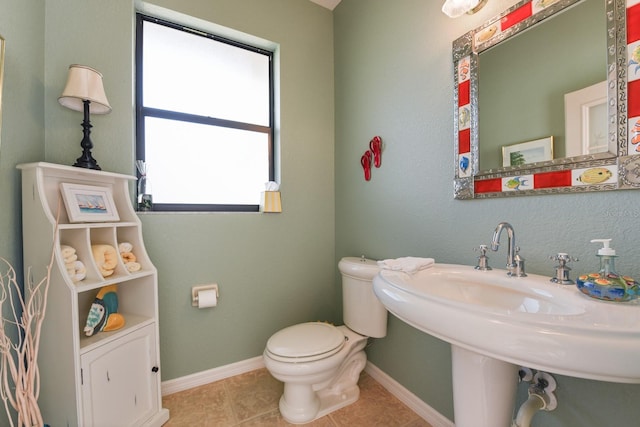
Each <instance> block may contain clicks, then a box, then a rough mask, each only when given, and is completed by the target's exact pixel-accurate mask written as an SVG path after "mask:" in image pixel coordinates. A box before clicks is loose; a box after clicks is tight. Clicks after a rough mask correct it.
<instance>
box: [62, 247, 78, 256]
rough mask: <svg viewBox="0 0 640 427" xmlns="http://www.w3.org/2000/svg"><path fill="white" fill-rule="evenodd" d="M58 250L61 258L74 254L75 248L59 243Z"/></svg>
mask: <svg viewBox="0 0 640 427" xmlns="http://www.w3.org/2000/svg"><path fill="white" fill-rule="evenodd" d="M60 252H61V253H62V258H67V257H70V256H71V255H73V254H75V253H76V250H75V249H74V248H72V247H71V246H68V245H60Z"/></svg>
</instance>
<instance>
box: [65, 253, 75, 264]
mask: <svg viewBox="0 0 640 427" xmlns="http://www.w3.org/2000/svg"><path fill="white" fill-rule="evenodd" d="M77 259H78V255H77V254H73V255H69V256H66V257H64V263H65V264H69V263H71V262H76V260H77Z"/></svg>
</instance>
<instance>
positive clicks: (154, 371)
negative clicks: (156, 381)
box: [151, 366, 160, 373]
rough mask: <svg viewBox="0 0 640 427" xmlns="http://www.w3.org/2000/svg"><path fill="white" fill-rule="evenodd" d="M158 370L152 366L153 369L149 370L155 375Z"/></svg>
mask: <svg viewBox="0 0 640 427" xmlns="http://www.w3.org/2000/svg"><path fill="white" fill-rule="evenodd" d="M159 370H160V368H158V367H157V366H154V367H153V368H151V372H153V373H156V372H158V371H159Z"/></svg>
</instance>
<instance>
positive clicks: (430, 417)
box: [364, 362, 455, 427]
mask: <svg viewBox="0 0 640 427" xmlns="http://www.w3.org/2000/svg"><path fill="white" fill-rule="evenodd" d="M364 370H365V372H366V373H367V374H369V375H371V377H372V378H373V379H374V380H376V381H377V382H379V383H380V385H381V386H382V387H384V388H386V389H387V390H388V391H389V393H391V394H393V395H394V396H395V397H397V398H398V400H399V401H401V402H402V403H404V404H405V405H407V406H408V407H409V408H410V409H411V410H412V411H413V412H415V413H416V414H418V415H419V416H420V417H421V418H422V419H423V420H425V421H426V422H428V423H429V424H431V425H432V426H433V427H455V425H454V424H453V422H451V421H450V420H449V419H448V418H447V417H445V416H444V415H442V414H441V413H440V412H438V411H436V410H435V409H433V408H432V407H431V406H429V405H427V404H426V403H424V402H423V401H422V400H420V398H419V397H418V396H416V395H415V394H413V393H411V392H410V391H409V390H407V389H406V388H405V387H404V386H403V385H402V384H400V383H399V382H397V381H396V380H394V379H393V378H391V377H390V376H389V375H387V374H386V373H384V372H383V371H382V370H381V369H380V368H378V367H377V366H376V365H374V364H373V363H371V362H367V366H366V367H365V368H364Z"/></svg>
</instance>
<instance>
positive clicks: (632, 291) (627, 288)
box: [576, 239, 640, 302]
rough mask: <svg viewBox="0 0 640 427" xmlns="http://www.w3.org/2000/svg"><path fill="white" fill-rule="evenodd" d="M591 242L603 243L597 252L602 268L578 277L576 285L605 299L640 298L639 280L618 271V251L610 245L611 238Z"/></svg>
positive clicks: (626, 299)
mask: <svg viewBox="0 0 640 427" xmlns="http://www.w3.org/2000/svg"><path fill="white" fill-rule="evenodd" d="M591 243H602V248H600V249H599V250H598V253H597V256H598V258H600V270H599V271H598V272H597V273H590V274H584V275H582V276H580V277H578V280H577V281H576V285H577V286H578V289H579V290H580V292H582V293H583V294H585V295H588V296H590V297H592V298H597V299H601V300H605V301H616V302H623V301H629V300H632V299H635V298H638V296H640V287H639V285H638V282H636V281H635V280H634V279H633V278H631V277H629V276H621V275H619V274H618V273H617V271H616V268H615V259H616V258H617V256H616V251H615V250H614V249H612V248H611V247H610V245H611V239H593V240H592V241H591Z"/></svg>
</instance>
